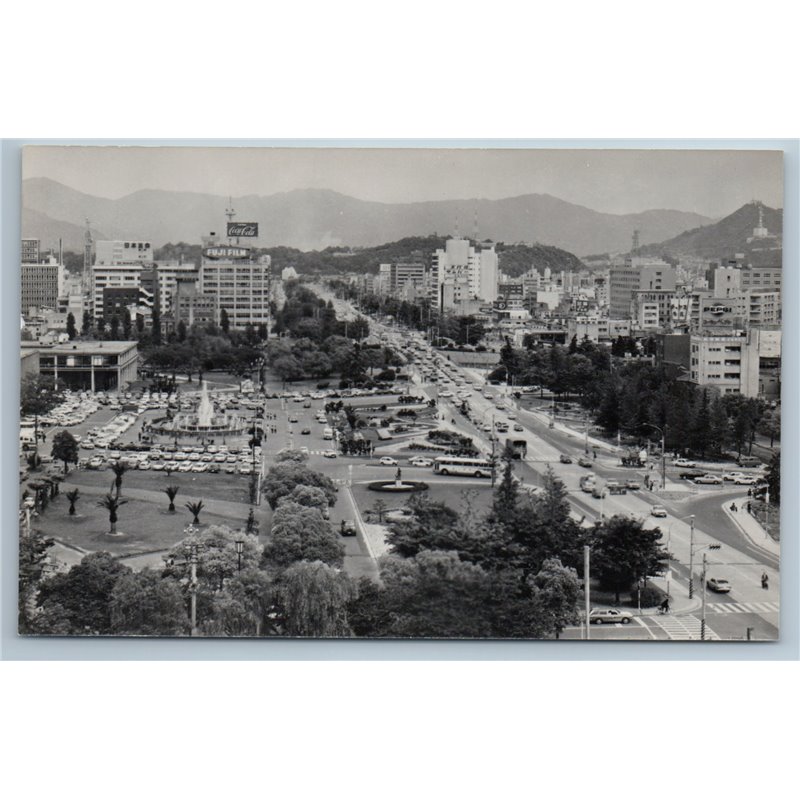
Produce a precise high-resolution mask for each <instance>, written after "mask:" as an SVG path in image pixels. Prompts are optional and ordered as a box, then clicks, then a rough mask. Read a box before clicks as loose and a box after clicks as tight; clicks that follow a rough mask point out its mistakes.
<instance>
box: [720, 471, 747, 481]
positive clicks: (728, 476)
mask: <svg viewBox="0 0 800 800" xmlns="http://www.w3.org/2000/svg"><path fill="white" fill-rule="evenodd" d="M746 477H747V475H745V473H744V472H723V473H722V480H723V481H735V480H736V479H737V478H746Z"/></svg>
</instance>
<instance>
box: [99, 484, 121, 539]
mask: <svg viewBox="0 0 800 800" xmlns="http://www.w3.org/2000/svg"><path fill="white" fill-rule="evenodd" d="M127 502H128V501H127V500H123V499H121V498H120V496H119V495H117V496H116V497H114V495H112V494H107V495H106V496H105V497H104V498H103V499H102V500H100V501H99V502H98V503H97V505H98V506H100V507H101V508H104V509H106V511H108V523H109V526H110V528H109V531H108V533H109V535H110V536H116V533H117V511H119V508H120V506H123V505H125V503H127Z"/></svg>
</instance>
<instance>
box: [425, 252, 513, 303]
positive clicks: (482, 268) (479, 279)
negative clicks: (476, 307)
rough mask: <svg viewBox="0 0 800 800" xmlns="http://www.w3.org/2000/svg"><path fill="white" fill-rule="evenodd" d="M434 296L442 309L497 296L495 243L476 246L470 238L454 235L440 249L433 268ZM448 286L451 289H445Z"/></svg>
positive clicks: (435, 255)
mask: <svg viewBox="0 0 800 800" xmlns="http://www.w3.org/2000/svg"><path fill="white" fill-rule="evenodd" d="M429 286H430V290H431V299H432V300H433V301H434V302H435V303H436V305H437V306H438V307H439V308H440V309H441V310H446V309H450V310H452V307H451V304H452V303H453V302H456V303H458V302H461V301H464V300H482V301H484V302H486V303H491V302H494V300H496V299H497V253H496V251H495V249H494V245H493V244H491V243H488V242H487V243H484V244H483V245H482V246H481V249H479V250H478V249H476V248H474V247H472V246H471V245H470V243H469V240H468V239H460V238H452V239H448V240H447V242H446V243H445V248H444V249H443V250H442V249H439V250H437V251H436V252H435V253H434V255H433V259H432V263H431V271H430V283H429ZM445 287H447V288H445Z"/></svg>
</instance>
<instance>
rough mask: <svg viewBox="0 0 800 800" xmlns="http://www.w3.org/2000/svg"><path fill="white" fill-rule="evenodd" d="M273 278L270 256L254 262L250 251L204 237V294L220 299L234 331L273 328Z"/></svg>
mask: <svg viewBox="0 0 800 800" xmlns="http://www.w3.org/2000/svg"><path fill="white" fill-rule="evenodd" d="M271 274H272V273H271V259H270V257H269V256H262V257H260V258H254V257H253V255H252V249H251V248H250V247H247V246H245V245H239V244H236V245H232V244H228V243H226V242H224V241H223V240H221V239H220V238H218V237H217V236H216V235H215V234H211V235H210V236H204V237H203V256H202V262H201V265H200V287H201V291H202V293H203V294H206V295H215V296H216V298H217V302H218V304H219V309H220V314H221V313H222V310H223V309H224V310H225V312H226V313H227V315H228V320H229V323H230V327H231V328H239V329H242V328H245V327H246V326H247V325H254V326H258V325H267V326H268V325H269V321H270V312H269V300H270V284H271ZM368 277H370V278H372V277H373V276H368Z"/></svg>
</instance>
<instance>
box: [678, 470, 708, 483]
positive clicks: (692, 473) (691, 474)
mask: <svg viewBox="0 0 800 800" xmlns="http://www.w3.org/2000/svg"><path fill="white" fill-rule="evenodd" d="M703 475H705V472H702V471H701V470H699V469H690V470H687V471H686V472H681V473H680V476H681V479H682V480H684V481H693V480H695V479H697V478H702V477H703Z"/></svg>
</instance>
